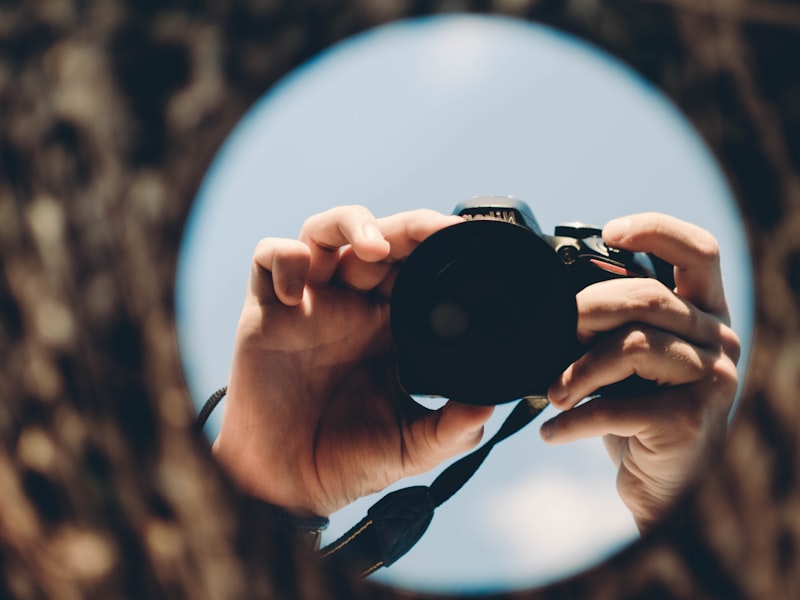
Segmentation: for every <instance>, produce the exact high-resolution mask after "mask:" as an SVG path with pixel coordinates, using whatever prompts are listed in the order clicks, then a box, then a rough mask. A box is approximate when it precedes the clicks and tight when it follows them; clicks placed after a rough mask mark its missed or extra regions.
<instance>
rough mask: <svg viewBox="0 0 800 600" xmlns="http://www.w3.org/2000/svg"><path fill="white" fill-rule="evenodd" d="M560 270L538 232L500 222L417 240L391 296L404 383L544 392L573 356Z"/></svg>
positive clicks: (453, 391) (460, 393) (504, 396)
mask: <svg viewBox="0 0 800 600" xmlns="http://www.w3.org/2000/svg"><path fill="white" fill-rule="evenodd" d="M564 268H565V267H564V265H563V263H562V262H561V261H560V260H559V259H558V257H557V255H556V253H555V252H554V251H553V249H552V248H551V247H550V246H549V245H548V244H547V242H546V241H544V240H543V239H542V238H541V237H540V236H539V235H537V234H536V233H534V232H532V231H531V230H529V229H526V228H524V227H520V226H518V225H514V224H510V223H506V222H502V221H492V220H473V221H466V222H464V223H459V224H457V225H453V226H451V227H448V228H446V229H443V230H441V231H439V232H437V233H435V234H433V235H432V236H430V237H429V238H427V239H426V240H425V241H423V242H422V243H421V244H420V245H419V246H418V247H417V248H416V249H415V250H414V252H412V253H411V255H410V256H409V257H408V259H407V260H406V262H405V263H404V265H403V266H402V267H401V269H400V272H399V273H398V277H397V280H396V282H395V285H394V289H393V292H392V298H391V327H392V332H393V335H394V339H395V342H396V344H397V349H398V369H399V377H400V381H401V382H402V384H403V385H404V387H405V388H406V390H407V391H408V392H409V393H410V394H420V395H438V396H444V397H447V398H451V399H453V400H457V401H459V402H465V403H469V404H483V405H493V404H500V403H503V402H510V401H513V400H516V399H518V398H521V397H522V396H526V395H533V394H543V393H545V392H546V390H547V387H548V385H549V384H550V383H551V382H552V381H553V380H554V378H555V377H556V376H558V374H559V373H560V372H561V371H562V370H563V369H564V368H566V366H567V365H568V364H569V363H570V362H571V361H572V360H573V359H574V358H575V357H576V356H577V355H578V354H579V352H578V351H577V348H578V343H577V340H576V339H575V331H576V326H577V308H576V305H575V294H574V290H572V289H571V287H570V286H569V285H568V283H567V281H568V277H567V276H566V274H565V272H564Z"/></svg>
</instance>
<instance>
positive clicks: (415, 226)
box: [378, 208, 464, 261]
mask: <svg viewBox="0 0 800 600" xmlns="http://www.w3.org/2000/svg"><path fill="white" fill-rule="evenodd" d="M463 221H464V219H462V218H461V217H459V216H456V215H444V214H442V213H440V212H436V211H435V210H430V209H427V208H422V209H418V210H411V211H407V212H402V213H398V214H396V215H392V216H390V217H384V218H382V219H378V222H379V225H380V229H381V231H382V232H383V235H384V237H385V238H386V240H387V241H388V242H389V244H390V245H391V254H390V256H391V259H392V260H395V261H399V260H405V259H406V258H407V257H408V255H409V254H411V252H413V250H414V249H415V248H416V247H417V246H418V245H419V244H420V242H422V241H423V240H425V239H426V238H428V237H429V236H431V235H433V234H434V233H436V232H437V231H439V230H441V229H444V228H445V227H449V226H451V225H455V224H457V223H462V222H463Z"/></svg>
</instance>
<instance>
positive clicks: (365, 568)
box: [195, 388, 548, 577]
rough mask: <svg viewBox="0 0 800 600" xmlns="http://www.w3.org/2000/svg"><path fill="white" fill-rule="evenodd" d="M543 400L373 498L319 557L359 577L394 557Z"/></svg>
mask: <svg viewBox="0 0 800 600" xmlns="http://www.w3.org/2000/svg"><path fill="white" fill-rule="evenodd" d="M226 391H227V389H226V388H221V389H220V390H218V391H217V392H215V393H214V394H213V395H212V396H211V397H210V398H209V399H208V400H207V401H206V403H205V404H204V405H203V408H202V410H201V411H200V413H199V415H198V417H197V419H196V422H195V423H196V425H197V427H199V428H202V427H203V425H204V424H205V422H206V421H207V420H208V417H209V415H210V414H211V412H212V411H213V410H214V408H215V407H216V406H217V404H219V402H220V401H221V400H222V398H224V396H225V393H226ZM547 405H548V402H547V399H546V398H544V397H542V396H528V397H526V398H523V399H522V400H521V401H519V402H518V403H517V405H516V406H515V407H514V409H513V410H512V411H511V412H510V413H509V415H508V416H507V417H506V419H505V421H503V424H502V425H501V426H500V428H499V429H498V430H497V432H495V434H494V435H493V436H492V437H491V438H490V439H489V440H488V441H487V442H486V443H485V444H483V445H482V446H480V447H479V448H478V449H477V450H474V451H472V452H471V453H469V454H467V455H465V456H463V457H461V458H460V459H458V460H457V461H455V462H454V463H452V464H451V465H449V466H448V467H447V468H445V469H444V470H443V471H442V472H441V473H439V475H438V476H437V477H436V479H434V480H433V482H432V483H431V484H430V485H427V486H425V485H419V486H411V487H407V488H403V489H400V490H396V491H394V492H391V493H389V494H387V495H386V496H384V497H383V498H381V499H380V500H378V502H376V503H375V504H373V505H372V506H371V507H370V508H369V510H368V511H367V515H366V516H365V517H364V518H363V519H361V521H359V522H358V523H356V524H355V525H354V526H353V527H351V528H350V529H349V530H348V531H347V532H346V533H345V534H344V535H342V536H341V537H340V538H339V539H337V540H336V541H335V542H332V543H331V544H329V545H327V546H325V547H324V548H322V550H320V554H321V556H322V557H323V558H326V559H331V560H335V561H336V562H337V563H339V564H341V565H342V567H343V568H345V569H347V570H348V571H350V572H352V573H354V574H356V575H358V576H361V577H366V576H367V575H369V574H370V573H372V572H374V571H376V570H377V569H379V568H381V567H388V566H389V565H391V564H392V563H394V562H395V561H397V560H398V559H399V558H401V557H402V556H404V555H405V554H406V553H407V552H408V551H409V550H411V548H413V547H414V545H415V544H416V543H417V542H418V541H419V540H420V538H422V536H423V534H424V533H425V531H426V530H427V529H428V526H429V525H430V523H431V521H432V520H433V513H434V511H435V510H436V508H438V507H439V506H441V505H442V504H444V503H445V502H446V501H447V500H449V499H450V498H451V497H452V496H453V494H455V493H456V492H457V491H458V490H460V489H461V488H462V487H463V486H464V484H466V483H467V481H469V479H470V478H471V477H472V476H473V475H474V474H475V472H476V471H477V470H478V468H480V466H481V465H482V464H483V461H484V460H485V459H486V457H487V456H489V453H490V452H491V451H492V448H494V447H495V446H496V445H497V444H498V443H500V442H502V441H503V440H505V439H506V438H508V437H510V436H512V435H514V434H515V433H516V432H518V431H519V430H520V429H522V428H523V427H525V426H526V425H528V423H530V422H531V421H533V419H535V418H536V417H537V416H538V415H539V414H540V413H541V412H542V411H543V410H544V409H545V408H546V407H547Z"/></svg>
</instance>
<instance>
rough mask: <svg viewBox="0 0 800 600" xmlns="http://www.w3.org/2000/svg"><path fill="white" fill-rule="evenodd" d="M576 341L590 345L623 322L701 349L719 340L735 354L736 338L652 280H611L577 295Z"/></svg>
mask: <svg viewBox="0 0 800 600" xmlns="http://www.w3.org/2000/svg"><path fill="white" fill-rule="evenodd" d="M576 302H577V306H578V328H577V333H578V339H579V340H580V341H581V342H583V343H584V344H588V343H590V342H591V341H592V340H593V339H594V338H595V337H596V336H597V335H598V334H601V333H605V332H608V331H612V330H614V329H617V328H620V327H622V326H623V325H625V324H626V323H646V324H648V325H651V326H653V327H657V328H659V329H663V330H665V331H669V332H671V333H673V334H675V335H676V336H678V337H682V338H684V339H686V340H688V341H691V342H694V343H695V344H698V345H701V346H707V347H708V346H716V345H718V344H719V343H720V341H722V342H723V343H726V344H727V346H728V350H729V353H735V354H737V355H738V352H739V350H738V338H737V337H736V335H735V334H734V333H733V331H731V330H730V328H728V327H727V326H726V325H725V324H723V323H722V322H721V321H720V319H719V318H718V317H715V316H714V315H711V314H709V313H706V312H703V311H701V310H700V309H699V308H697V307H696V306H695V305H694V304H692V303H691V302H689V301H688V300H686V299H685V298H683V297H681V296H678V295H676V294H675V293H674V292H673V291H671V290H669V289H667V288H666V287H665V286H664V285H663V284H661V283H660V282H659V281H657V280H655V279H643V278H625V279H612V280H610V281H603V282H600V283H597V284H594V285H590V286H587V287H585V288H584V289H582V290H581V291H580V292H578V294H577V296H576Z"/></svg>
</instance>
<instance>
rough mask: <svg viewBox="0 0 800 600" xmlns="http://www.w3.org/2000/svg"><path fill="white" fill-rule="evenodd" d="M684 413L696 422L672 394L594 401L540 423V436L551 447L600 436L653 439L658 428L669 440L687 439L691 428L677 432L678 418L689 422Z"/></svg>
mask: <svg viewBox="0 0 800 600" xmlns="http://www.w3.org/2000/svg"><path fill="white" fill-rule="evenodd" d="M679 403H680V405H679ZM687 410H688V411H690V412H691V416H692V417H696V418H699V416H696V415H695V413H696V410H695V409H694V408H693V407H692V406H691V404H690V403H689V402H687V401H683V402H681V401H680V400H677V399H676V395H675V393H674V390H671V391H670V393H669V394H664V395H663V396H653V397H648V398H637V397H633V398H594V399H592V400H590V401H589V402H586V403H584V404H581V405H580V406H576V407H575V408H572V409H570V410H567V411H565V412H562V413H561V414H559V415H557V416H556V417H553V418H552V419H550V420H549V421H547V422H545V423H543V424H542V427H541V428H540V430H539V432H540V435H541V436H542V439H543V440H544V441H546V442H548V443H553V444H564V443H568V442H574V441H576V440H582V439H588V438H594V437H602V436H616V437H618V438H622V439H627V438H633V437H640V436H642V437H644V436H643V433H644V432H648V433H649V434H650V436H652V435H655V434H656V432H657V430H658V429H659V428H661V429H662V430H663V431H664V433H668V434H669V435H672V436H675V435H680V434H681V432H685V433H686V434H687V435H688V434H689V432H690V430H693V428H689V427H685V428H682V429H681V430H680V431H676V427H677V425H678V422H677V421H678V417H683V418H684V423H685V420H687V419H688V418H689V415H688V414H687Z"/></svg>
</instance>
